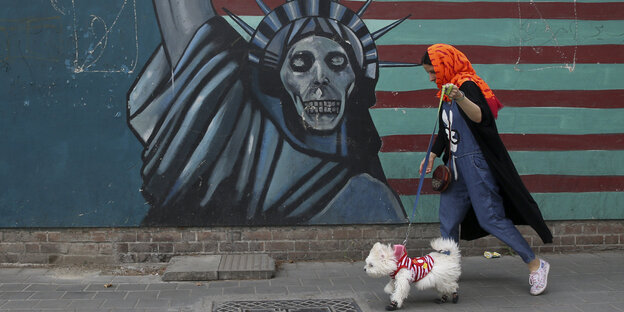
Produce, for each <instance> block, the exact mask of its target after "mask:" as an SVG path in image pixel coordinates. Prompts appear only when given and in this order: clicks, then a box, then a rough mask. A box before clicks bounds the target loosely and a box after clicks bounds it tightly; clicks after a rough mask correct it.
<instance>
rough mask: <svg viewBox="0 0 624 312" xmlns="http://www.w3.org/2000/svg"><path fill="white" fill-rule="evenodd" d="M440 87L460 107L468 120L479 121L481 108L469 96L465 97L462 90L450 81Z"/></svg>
mask: <svg viewBox="0 0 624 312" xmlns="http://www.w3.org/2000/svg"><path fill="white" fill-rule="evenodd" d="M442 89H443V90H444V94H446V95H447V96H448V97H450V98H451V99H453V100H454V101H455V103H457V104H458V105H459V107H461V109H462V110H463V111H464V113H466V115H467V116H468V118H470V120H472V121H473V122H476V123H480V122H481V118H483V116H482V115H481V108H479V106H478V105H477V104H475V103H473V102H472V101H471V100H470V99H469V98H467V97H466V95H465V94H464V92H462V91H461V90H459V88H458V87H457V86H456V85H454V84H452V83H447V84H445V85H443V86H442Z"/></svg>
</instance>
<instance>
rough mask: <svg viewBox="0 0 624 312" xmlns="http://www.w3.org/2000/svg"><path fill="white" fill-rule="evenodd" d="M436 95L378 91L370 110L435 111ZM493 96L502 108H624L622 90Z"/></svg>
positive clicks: (430, 91) (517, 92)
mask: <svg viewBox="0 0 624 312" xmlns="http://www.w3.org/2000/svg"><path fill="white" fill-rule="evenodd" d="M423 75H424V73H423ZM432 85H433V83H432ZM436 92H437V90H434V89H428V90H418V91H403V92H393V91H377V92H376V95H377V103H376V104H375V106H373V108H432V107H437V105H438V100H437V98H436V97H435V94H436ZM494 95H496V97H497V98H498V99H499V100H500V102H501V103H502V104H503V106H509V107H583V108H624V90H548V91H536V90H494ZM503 112H504V109H503Z"/></svg>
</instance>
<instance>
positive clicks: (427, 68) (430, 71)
mask: <svg viewBox="0 0 624 312" xmlns="http://www.w3.org/2000/svg"><path fill="white" fill-rule="evenodd" d="M423 68H424V69H425V71H426V72H427V74H428V75H429V81H431V82H433V83H435V82H436V72H435V70H434V69H433V65H428V64H423Z"/></svg>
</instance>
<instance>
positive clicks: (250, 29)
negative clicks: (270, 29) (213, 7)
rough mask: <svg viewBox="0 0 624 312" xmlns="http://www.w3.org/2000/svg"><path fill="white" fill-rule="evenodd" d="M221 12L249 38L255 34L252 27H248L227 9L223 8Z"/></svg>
mask: <svg viewBox="0 0 624 312" xmlns="http://www.w3.org/2000/svg"><path fill="white" fill-rule="evenodd" d="M223 11H225V13H227V15H229V16H230V17H231V18H232V19H233V20H234V22H236V24H238V26H240V27H241V28H242V29H243V30H244V31H245V32H246V33H247V34H248V35H249V36H251V37H253V34H254V33H255V32H256V30H255V29H253V27H251V26H249V25H248V24H247V23H245V21H243V20H242V19H241V18H240V17H238V16H236V15H235V14H234V13H232V12H230V11H229V10H228V9H226V8H223Z"/></svg>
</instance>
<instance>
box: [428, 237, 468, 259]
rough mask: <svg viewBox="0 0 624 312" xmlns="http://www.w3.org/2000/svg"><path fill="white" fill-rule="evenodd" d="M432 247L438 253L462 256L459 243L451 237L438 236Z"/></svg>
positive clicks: (432, 242)
mask: <svg viewBox="0 0 624 312" xmlns="http://www.w3.org/2000/svg"><path fill="white" fill-rule="evenodd" d="M431 248H433V250H435V251H437V252H438V253H441V254H444V255H449V256H453V257H461V253H460V251H459V245H457V243H456V242H455V241H454V240H452V239H449V238H443V237H438V238H435V239H433V240H432V241H431Z"/></svg>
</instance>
